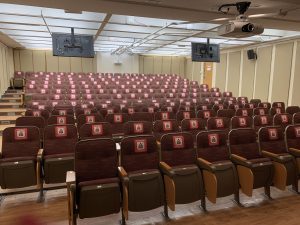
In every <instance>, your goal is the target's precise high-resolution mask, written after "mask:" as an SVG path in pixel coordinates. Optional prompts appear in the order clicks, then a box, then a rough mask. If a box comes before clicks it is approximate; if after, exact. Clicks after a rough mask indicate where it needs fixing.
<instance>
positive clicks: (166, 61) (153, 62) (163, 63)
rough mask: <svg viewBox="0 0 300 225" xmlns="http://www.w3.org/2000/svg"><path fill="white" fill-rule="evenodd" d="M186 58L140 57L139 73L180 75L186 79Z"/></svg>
mask: <svg viewBox="0 0 300 225" xmlns="http://www.w3.org/2000/svg"><path fill="white" fill-rule="evenodd" d="M185 60H186V59H185V57H180V56H156V55H155V56H154V55H140V56H139V72H140V73H145V74H147V73H153V74H160V73H162V74H164V73H167V74H178V75H181V76H182V77H184V74H185V73H186V71H185V70H186V66H185V63H186V62H185Z"/></svg>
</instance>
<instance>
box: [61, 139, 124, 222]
mask: <svg viewBox="0 0 300 225" xmlns="http://www.w3.org/2000/svg"><path fill="white" fill-rule="evenodd" d="M66 183H67V193H68V195H67V196H68V219H69V224H72V225H75V224H77V223H76V220H77V216H79V218H80V219H84V218H92V217H100V216H106V215H110V214H116V213H119V212H120V207H121V193H120V184H119V183H120V181H119V179H118V157H117V151H116V144H115V142H114V141H113V140H112V139H109V138H103V139H93V140H83V141H80V142H78V143H77V144H76V148H75V171H74V170H73V169H71V170H70V171H68V173H67V176H66Z"/></svg>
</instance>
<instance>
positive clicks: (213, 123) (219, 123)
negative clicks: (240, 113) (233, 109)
mask: <svg viewBox="0 0 300 225" xmlns="http://www.w3.org/2000/svg"><path fill="white" fill-rule="evenodd" d="M229 125H230V119H229V118H227V117H214V118H209V119H208V120H207V130H227V131H228V129H229Z"/></svg>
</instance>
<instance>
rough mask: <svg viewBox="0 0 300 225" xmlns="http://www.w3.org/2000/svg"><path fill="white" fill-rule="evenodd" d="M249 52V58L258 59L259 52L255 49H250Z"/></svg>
mask: <svg viewBox="0 0 300 225" xmlns="http://www.w3.org/2000/svg"><path fill="white" fill-rule="evenodd" d="M247 54H248V59H249V60H256V59H257V54H256V52H255V51H254V50H253V49H250V50H248V51H247Z"/></svg>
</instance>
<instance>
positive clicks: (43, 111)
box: [25, 109, 50, 121]
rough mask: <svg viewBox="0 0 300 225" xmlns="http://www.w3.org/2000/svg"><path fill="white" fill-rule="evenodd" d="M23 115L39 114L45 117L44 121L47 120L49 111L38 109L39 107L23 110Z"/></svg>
mask: <svg viewBox="0 0 300 225" xmlns="http://www.w3.org/2000/svg"><path fill="white" fill-rule="evenodd" d="M25 116H37V117H39V116H41V117H43V118H44V119H45V121H47V120H48V118H49V117H50V113H49V111H48V110H43V109H42V110H39V109H36V110H34V109H27V110H26V112H25Z"/></svg>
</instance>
